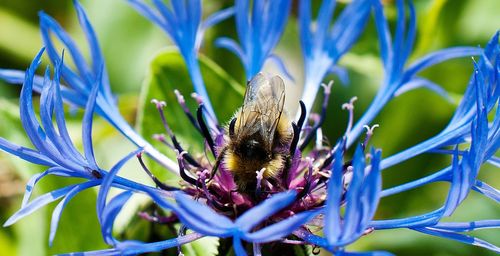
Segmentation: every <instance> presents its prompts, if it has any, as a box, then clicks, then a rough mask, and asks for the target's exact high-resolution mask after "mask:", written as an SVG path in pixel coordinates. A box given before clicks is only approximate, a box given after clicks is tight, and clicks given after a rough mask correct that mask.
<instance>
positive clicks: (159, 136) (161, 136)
mask: <svg viewBox="0 0 500 256" xmlns="http://www.w3.org/2000/svg"><path fill="white" fill-rule="evenodd" d="M153 140H156V141H159V142H161V143H163V144H164V145H166V146H167V147H169V148H171V149H175V147H174V146H173V145H172V144H170V143H168V141H167V139H166V137H165V134H163V133H160V134H153Z"/></svg>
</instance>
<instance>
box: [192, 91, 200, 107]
mask: <svg viewBox="0 0 500 256" xmlns="http://www.w3.org/2000/svg"><path fill="white" fill-rule="evenodd" d="M191 98H193V99H194V100H196V103H198V105H201V104H203V98H202V97H201V96H200V95H198V93H196V92H193V93H191Z"/></svg>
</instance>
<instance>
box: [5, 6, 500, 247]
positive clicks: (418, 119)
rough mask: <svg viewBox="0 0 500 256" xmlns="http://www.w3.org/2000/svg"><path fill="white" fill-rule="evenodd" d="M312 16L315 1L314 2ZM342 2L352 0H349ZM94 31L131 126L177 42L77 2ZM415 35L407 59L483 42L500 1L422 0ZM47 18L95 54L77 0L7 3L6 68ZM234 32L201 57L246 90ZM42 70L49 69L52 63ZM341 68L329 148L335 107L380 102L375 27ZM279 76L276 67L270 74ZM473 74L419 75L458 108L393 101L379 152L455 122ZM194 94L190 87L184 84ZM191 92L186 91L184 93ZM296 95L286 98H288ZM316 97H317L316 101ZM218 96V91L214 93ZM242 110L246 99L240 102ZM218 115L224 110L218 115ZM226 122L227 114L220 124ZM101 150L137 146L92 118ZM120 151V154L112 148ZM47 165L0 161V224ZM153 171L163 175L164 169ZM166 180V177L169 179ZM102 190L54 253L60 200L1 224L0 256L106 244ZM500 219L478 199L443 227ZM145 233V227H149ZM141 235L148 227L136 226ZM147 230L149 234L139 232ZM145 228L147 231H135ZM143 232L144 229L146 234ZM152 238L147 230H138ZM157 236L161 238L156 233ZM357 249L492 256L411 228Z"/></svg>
mask: <svg viewBox="0 0 500 256" xmlns="http://www.w3.org/2000/svg"><path fill="white" fill-rule="evenodd" d="M313 2H314V6H315V8H317V7H318V6H319V3H320V1H313ZM343 2H345V1H343ZM82 3H83V5H84V6H85V8H86V10H87V13H88V15H89V18H90V20H91V22H92V24H93V26H94V29H95V30H96V32H97V34H98V37H99V42H100V44H101V47H102V50H103V53H104V56H105V58H106V64H107V69H108V72H109V75H110V80H111V85H112V89H113V91H114V93H115V94H117V95H118V98H119V106H120V110H121V112H122V114H123V115H124V116H125V117H126V118H127V120H128V121H130V122H131V123H135V122H136V115H137V109H138V108H137V106H138V104H139V103H138V101H139V96H138V95H139V92H140V89H141V86H142V84H143V80H144V79H145V77H146V76H147V72H148V66H149V63H150V62H151V60H152V59H153V58H154V57H155V54H156V53H158V52H159V51H160V50H161V49H163V48H165V47H166V46H168V45H170V42H169V39H168V38H167V37H166V36H165V35H164V34H163V32H162V31H160V30H159V29H158V28H156V27H155V26H153V25H152V24H151V23H150V22H149V21H147V20H145V19H144V18H143V17H141V16H139V15H138V14H137V13H136V12H135V11H134V10H133V9H132V8H131V7H130V6H128V5H127V4H126V1H123V0H107V1H82ZM384 3H386V4H387V6H388V7H387V8H386V13H387V16H388V18H389V19H390V21H391V22H392V24H394V20H395V8H394V4H393V3H392V1H384ZM230 4H232V2H231V1H205V12H206V13H212V12H213V11H214V10H216V9H219V8H220V7H221V6H228V5H230ZM415 5H416V8H417V15H418V36H417V42H416V45H415V51H414V53H413V55H412V56H411V59H416V58H418V57H420V56H423V55H424V54H426V53H429V52H431V51H433V50H436V49H440V48H444V47H449V46H458V45H468V46H477V45H481V46H484V45H485V43H486V42H487V41H488V40H489V38H490V37H491V36H492V35H493V33H494V32H495V31H497V29H499V28H500V19H499V18H498V13H499V11H500V1H497V0H453V1H452V0H448V1H446V0H421V1H419V0H417V1H415ZM39 10H44V11H45V12H47V13H48V14H50V15H51V16H53V17H54V18H55V19H57V20H58V21H59V22H60V23H61V24H62V25H63V27H65V29H67V30H68V31H69V33H70V34H71V35H72V36H73V37H74V38H75V39H76V41H77V42H78V43H79V44H80V46H81V48H82V49H83V51H84V52H88V50H87V48H86V44H85V40H84V37H83V34H82V31H81V30H80V29H79V26H78V23H77V20H76V15H75V13H74V10H73V7H72V4H71V1H27V0H24V1H1V2H0V67H1V68H15V69H22V70H24V69H26V68H27V67H28V65H29V63H30V61H31V59H32V58H33V57H34V55H35V54H36V52H37V51H38V50H39V49H40V47H41V45H42V44H41V39H40V35H39V32H38V16H37V12H38V11H39ZM296 13H297V12H296V3H294V11H293V14H292V16H291V18H290V21H289V25H288V26H287V29H286V32H285V34H284V37H283V39H282V41H281V44H280V45H279V47H278V49H277V54H278V55H280V56H282V57H283V59H284V61H285V62H286V64H287V65H288V67H289V69H290V70H291V71H292V73H293V74H294V75H295V79H296V81H298V82H297V84H296V85H293V84H291V83H289V84H287V88H288V90H289V92H287V97H288V102H287V105H289V106H290V107H289V108H290V110H289V111H290V112H293V111H294V110H293V108H294V106H296V103H295V102H296V99H297V97H298V95H299V93H300V87H301V85H300V81H301V79H302V75H301V74H302V71H301V68H302V64H301V58H302V57H301V55H300V50H299V47H300V45H299V43H298V38H297V25H296ZM221 35H227V36H234V35H235V30H234V23H233V21H232V20H228V21H225V22H223V23H221V24H220V25H218V26H216V27H215V28H213V29H211V30H210V31H209V32H208V34H207V36H206V40H205V45H204V47H203V49H202V51H203V52H204V53H205V54H206V55H207V56H209V57H210V58H211V59H212V60H213V61H215V62H216V63H217V64H218V65H219V66H220V67H222V69H224V70H225V71H226V73H227V74H229V76H230V77H232V78H233V79H234V80H235V81H237V82H239V83H241V84H243V80H244V74H243V71H242V68H241V65H240V63H239V61H238V59H237V58H236V57H234V56H233V55H231V54H230V53H228V52H227V51H225V50H221V49H216V48H214V46H213V40H214V38H216V37H218V36H221ZM45 63H46V64H47V63H48V62H45ZM340 63H341V65H344V66H346V67H348V68H349V75H350V79H351V83H350V85H349V86H347V87H344V86H340V84H341V82H340V81H339V80H338V79H336V77H329V78H333V79H336V82H335V85H334V88H333V96H332V98H331V99H330V109H329V111H330V112H329V117H328V119H327V120H326V123H325V126H324V128H323V130H324V132H325V134H326V136H327V137H328V138H330V141H331V142H335V141H336V139H337V138H338V136H340V134H342V133H343V132H344V130H345V126H346V121H347V114H346V113H345V112H343V111H341V109H340V106H341V105H342V103H344V102H346V101H348V100H349V98H351V97H352V96H358V102H357V103H356V110H355V114H356V117H358V118H359V117H360V115H361V114H362V113H363V111H364V110H365V109H366V108H367V107H368V105H369V104H370V102H371V99H372V97H373V96H374V95H375V93H376V91H377V88H378V85H379V83H380V80H381V77H382V69H381V66H380V61H379V59H378V42H377V38H376V33H375V29H374V25H373V21H372V20H370V23H369V24H368V27H367V30H366V32H365V33H364V34H363V36H362V37H361V39H360V41H359V42H358V43H357V44H356V45H355V47H354V48H353V50H352V51H351V52H350V53H348V54H347V55H346V56H345V57H344V58H343V59H342V60H341V62H340ZM269 68H270V70H273V67H272V65H271V67H269ZM471 71H472V61H471V59H470V58H463V59H458V60H452V61H449V62H446V63H444V64H440V65H437V66H435V67H433V68H431V69H429V70H427V71H425V72H424V73H423V74H424V76H425V77H427V78H430V79H431V80H432V81H435V82H437V83H438V84H441V85H442V86H443V87H444V88H445V89H447V90H448V91H449V92H450V93H451V95H452V97H453V98H454V99H455V100H456V101H455V102H448V101H445V100H443V99H442V98H440V97H439V96H437V95H435V94H433V93H431V92H429V91H426V90H416V91H412V92H410V93H407V94H404V95H402V96H400V97H398V98H396V99H394V100H393V101H391V102H390V103H389V104H388V105H387V106H386V108H385V109H384V110H383V111H382V113H381V114H380V115H379V116H378V118H377V119H376V120H375V122H376V123H379V124H380V126H381V127H380V128H379V129H377V130H376V132H375V136H374V138H373V140H372V145H374V146H376V147H379V148H381V149H382V150H383V155H384V156H389V155H392V154H394V153H396V152H399V151H400V150H402V149H405V148H407V147H409V146H412V145H414V144H416V143H418V142H420V141H423V140H424V139H426V138H429V137H430V136H432V135H434V134H437V133H438V132H439V131H440V130H441V129H443V128H444V126H445V125H446V124H447V122H448V120H449V119H450V117H451V116H452V114H453V111H454V108H455V107H456V104H457V103H458V101H459V100H460V96H461V93H463V91H464V90H465V87H466V85H467V81H468V79H469V76H470V74H471ZM176 86H177V87H180V88H183V89H184V90H187V91H189V90H190V89H189V88H188V86H189V85H184V84H177V85H176ZM183 86H184V87H183ZM18 93H19V87H17V86H10V85H7V84H2V82H0V136H2V137H5V138H7V139H9V140H11V141H14V142H16V143H18V144H21V145H29V142H28V141H27V139H26V137H25V135H24V133H23V131H22V128H21V125H20V122H19V114H18V107H17V105H18ZM289 95H290V96H289ZM320 95H321V94H320ZM212 96H213V98H215V97H216V96H217V95H214V93H212ZM236 102H239V99H238V100H237V101H236ZM236 107H237V105H235V106H227V108H228V109H225V111H223V112H224V113H226V112H227V113H231V112H232V111H234V109H236ZM216 111H217V110H216ZM228 117H229V116H225V115H224V116H221V117H220V118H221V120H225V119H227V118H228ZM68 119H69V121H68V122H69V127H70V130H71V132H72V134H74V136H73V137H74V138H75V140H76V141H77V142H76V143H77V144H80V142H78V139H77V138H79V137H80V135H79V134H80V132H81V131H80V120H81V113H78V114H76V115H68ZM94 143H95V147H96V155H97V158H98V163H99V164H100V166H101V167H103V168H109V167H110V166H112V165H113V164H114V163H115V162H116V161H117V159H119V158H121V157H122V156H123V155H125V154H126V153H128V152H129V151H130V150H133V146H132V145H131V144H130V143H129V142H128V141H127V140H126V139H124V138H123V137H122V136H121V135H120V134H118V133H117V132H116V131H115V130H114V129H113V128H112V127H110V126H109V125H108V124H107V123H105V122H104V121H103V120H102V119H100V118H96V122H95V125H94ZM110 149H113V150H110ZM447 164H449V157H447V156H442V155H424V156H420V157H417V158H415V159H412V160H409V161H407V162H404V163H402V164H400V165H398V166H396V167H393V168H390V169H388V170H386V171H384V173H383V182H384V187H391V186H394V185H397V184H401V183H403V182H407V181H411V180H414V179H416V178H419V177H423V176H424V175H427V174H429V173H432V172H434V171H437V170H439V169H440V168H442V167H444V166H446V165H447ZM138 170H139V169H138V164H137V163H134V161H131V163H129V164H128V165H127V166H126V168H125V170H124V171H123V175H126V176H127V177H130V178H133V179H135V180H139V181H142V182H149V181H148V179H147V178H146V177H145V176H144V174H143V173H142V171H138ZM40 171H43V168H42V167H40V166H35V165H31V164H28V163H25V162H23V161H20V160H19V159H15V158H13V157H11V156H9V155H7V154H5V153H0V205H1V206H0V222H1V223H3V222H5V220H6V219H7V218H8V217H9V216H10V215H11V214H12V213H13V212H15V211H16V210H17V209H18V208H19V206H20V204H21V199H22V194H23V192H24V185H25V183H26V181H27V179H28V178H29V177H30V176H31V175H33V174H35V173H38V172H40ZM155 172H156V173H157V174H158V175H159V176H160V177H161V176H162V174H161V172H162V170H158V169H156V170H155ZM495 172H498V170H497V169H494V168H493V167H491V166H488V165H485V166H484V167H483V169H482V171H481V173H480V179H482V180H484V181H486V182H487V183H489V184H490V185H492V186H494V187H497V188H498V187H500V179H498V175H497V177H495V176H494V174H495ZM164 177H165V176H164ZM71 182H74V181H73V180H69V181H68V179H61V178H54V177H49V178H46V179H45V180H43V181H42V182H40V183H39V185H38V186H37V187H36V191H35V195H40V194H42V193H44V192H47V191H50V190H53V189H55V188H59V187H61V186H63V185H64V184H69V183H71ZM448 187H449V185H448V184H444V183H443V184H433V185H428V186H425V187H423V188H420V189H417V190H414V191H410V192H406V193H403V194H400V195H395V196H391V197H388V198H384V199H382V201H381V204H380V207H379V209H378V211H377V217H376V218H399V217H407V216H411V215H417V214H422V213H425V212H428V211H432V210H435V209H437V208H438V207H439V206H440V205H442V204H443V202H444V200H445V198H446V195H447V189H448ZM96 191H97V190H89V191H85V192H83V193H81V194H80V195H78V196H77V197H76V198H75V199H73V201H72V202H71V203H69V204H68V206H67V208H66V209H65V211H64V213H63V214H62V218H61V222H60V225H59V229H58V233H57V236H56V239H55V242H54V245H53V246H52V247H49V246H48V243H47V241H48V229H49V225H50V217H51V213H52V210H53V208H54V207H55V204H51V205H49V206H48V207H44V208H43V209H41V210H39V211H37V212H36V213H34V214H32V215H30V216H29V217H27V218H24V219H23V220H21V221H20V222H18V223H16V224H15V225H13V226H12V227H8V228H0V255H47V254H55V253H64V252H74V251H84V250H93V249H101V248H105V247H106V245H105V244H104V242H103V241H102V239H101V235H100V231H99V226H98V222H97V218H96V214H95V198H96ZM134 202H136V203H133V205H134V206H135V207H140V206H141V205H143V203H142V202H143V199H141V198H135V199H134ZM134 212H136V209H135V208H134V207H128V208H127V209H126V211H125V213H124V214H122V215H123V216H121V218H119V220H118V221H117V225H116V226H117V229H118V231H119V232H121V231H127V232H128V230H126V229H125V226H126V225H127V220H128V219H130V218H131V216H133V213H134ZM499 217H500V208H499V207H498V204H495V203H494V202H492V201H491V200H488V199H485V198H484V197H481V196H479V195H478V194H477V193H474V192H472V193H471V194H470V195H469V197H468V199H467V200H466V201H465V203H464V204H463V205H462V206H461V207H460V208H459V209H458V210H457V212H456V213H455V215H454V216H453V217H452V218H447V219H445V220H446V221H470V220H480V219H492V218H499ZM142 226H144V225H142ZM139 230H141V229H139ZM144 230H149V229H144ZM138 232H141V231H138ZM142 232H143V233H144V231H142ZM474 234H475V235H477V236H478V237H481V238H485V239H487V240H488V241H490V242H493V243H495V242H497V244H498V237H500V232H499V231H495V230H487V231H480V232H475V233H474ZM142 235H143V236H149V237H151V235H150V234H142ZM160 236H161V235H160ZM351 249H359V250H374V249H376V250H388V251H390V252H393V253H395V254H397V255H493V253H490V252H488V251H487V250H485V249H481V248H476V247H473V246H467V245H463V244H460V243H458V242H454V241H448V240H445V239H441V238H435V237H431V236H427V235H423V234H420V233H416V232H413V231H409V230H396V231H377V232H375V233H373V234H371V235H370V236H367V237H364V238H362V239H360V240H359V241H358V242H357V243H356V244H355V245H354V246H352V247H351Z"/></svg>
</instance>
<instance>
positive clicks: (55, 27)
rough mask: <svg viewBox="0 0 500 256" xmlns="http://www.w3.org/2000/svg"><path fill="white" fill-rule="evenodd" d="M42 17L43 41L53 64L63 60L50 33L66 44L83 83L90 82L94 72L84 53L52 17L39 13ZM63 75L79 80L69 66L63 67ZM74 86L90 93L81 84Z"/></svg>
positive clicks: (73, 84)
mask: <svg viewBox="0 0 500 256" xmlns="http://www.w3.org/2000/svg"><path fill="white" fill-rule="evenodd" d="M39 16H40V31H41V33H42V39H43V42H44V44H45V46H46V47H47V53H48V54H49V57H50V59H51V61H52V63H53V64H56V63H61V62H62V60H61V58H60V57H59V53H58V51H57V50H56V48H55V45H54V42H53V41H52V37H51V35H50V32H53V33H54V34H55V35H56V36H57V38H59V40H60V41H61V42H62V43H63V44H64V46H65V48H66V50H68V51H69V53H70V55H71V57H72V59H73V62H74V63H75V65H76V67H77V70H78V72H79V74H80V77H81V78H83V80H81V81H85V82H89V81H90V80H91V78H92V72H91V71H90V68H89V66H88V65H87V62H86V60H85V58H84V57H83V55H82V53H81V52H80V50H79V49H78V46H77V45H76V43H75V42H74V41H73V39H71V37H70V36H69V35H68V34H67V33H66V31H64V29H63V28H62V27H61V25H59V23H57V21H55V20H54V19H53V18H52V17H50V16H49V15H47V14H45V13H44V12H40V13H39ZM62 73H63V75H64V77H65V79H66V78H67V77H71V78H73V79H72V81H73V80H79V79H78V78H77V77H78V76H77V75H76V74H75V73H74V72H73V71H72V70H71V69H69V68H68V67H67V66H64V67H63V70H62ZM71 85H72V86H78V87H77V88H75V89H77V90H79V91H81V92H85V91H88V89H86V88H85V86H84V85H83V84H81V83H71Z"/></svg>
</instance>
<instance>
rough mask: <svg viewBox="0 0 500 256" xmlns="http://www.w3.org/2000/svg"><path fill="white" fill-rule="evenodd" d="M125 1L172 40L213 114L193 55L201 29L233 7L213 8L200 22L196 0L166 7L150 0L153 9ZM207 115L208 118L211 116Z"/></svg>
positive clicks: (137, 0)
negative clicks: (217, 9)
mask: <svg viewBox="0 0 500 256" xmlns="http://www.w3.org/2000/svg"><path fill="white" fill-rule="evenodd" d="M128 2H129V3H130V4H131V5H132V6H133V7H134V8H135V9H136V10H137V11H139V12H140V13H141V14H142V15H144V16H145V17H146V18H148V19H149V20H150V21H152V22H153V23H155V24H156V25H158V26H159V27H160V28H161V29H162V30H163V31H165V32H166V33H167V34H168V35H169V36H170V38H171V39H172V40H173V41H174V44H175V45H176V46H177V47H178V48H179V51H180V52H181V54H182V56H183V58H184V61H185V62H186V65H187V67H188V71H189V75H190V76H191V79H192V80H193V85H194V89H195V91H196V92H197V93H198V94H199V95H200V96H201V98H202V99H205V110H206V111H208V114H209V115H210V116H212V117H215V116H216V115H215V111H214V110H213V107H212V105H211V103H210V100H208V99H209V97H208V94H207V91H206V89H205V84H204V82H203V77H202V75H201V71H200V66H199V64H198V60H197V55H198V51H199V48H200V46H201V44H202V38H203V34H204V32H205V31H206V30H207V29H208V28H209V27H211V26H213V25H215V24H217V23H219V22H220V21H222V20H224V19H226V18H228V17H229V16H231V15H232V14H233V12H234V10H233V8H228V9H226V10H222V11H220V12H217V13H215V14H213V15H212V16H210V17H208V18H207V19H206V20H205V21H203V22H201V11H202V5H201V1H200V0H189V1H173V2H172V4H171V5H172V8H169V7H168V6H167V5H166V4H164V3H163V2H162V1H161V0H154V1H153V3H154V5H155V7H156V9H157V11H155V10H153V9H152V8H151V7H150V6H148V5H147V4H146V3H145V2H144V1H143V0H128ZM207 118H208V117H207ZM208 119H209V120H211V118H208ZM209 125H210V127H211V128H213V129H215V128H216V127H215V126H216V125H217V124H215V123H212V122H210V123H209Z"/></svg>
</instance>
